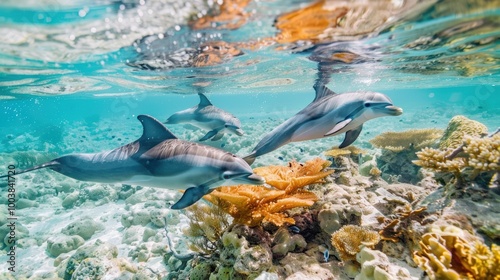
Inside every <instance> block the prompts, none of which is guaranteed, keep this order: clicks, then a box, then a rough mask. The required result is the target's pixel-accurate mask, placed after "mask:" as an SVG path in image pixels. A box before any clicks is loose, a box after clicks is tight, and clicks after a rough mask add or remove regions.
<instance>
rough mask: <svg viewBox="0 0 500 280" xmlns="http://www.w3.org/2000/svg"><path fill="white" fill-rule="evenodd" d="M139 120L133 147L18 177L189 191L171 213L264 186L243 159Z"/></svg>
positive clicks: (68, 159) (67, 159)
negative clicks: (224, 188) (207, 198)
mask: <svg viewBox="0 0 500 280" xmlns="http://www.w3.org/2000/svg"><path fill="white" fill-rule="evenodd" d="M137 118H138V119H139V121H141V123H142V125H143V134H142V136H141V138H139V139H138V140H136V141H134V142H132V143H129V144H127V145H124V146H122V147H119V148H116V149H114V150H110V151H104V152H100V153H93V154H70V155H66V156H62V157H59V158H56V159H54V160H52V161H49V162H47V163H44V164H41V165H38V166H35V167H32V168H28V169H26V170H22V171H20V172H17V173H16V175H17V174H21V173H25V172H29V171H33V170H37V169H41V168H50V169H52V170H54V171H56V172H59V173H61V174H64V175H66V176H68V177H71V178H74V179H77V180H82V181H92V182H99V183H123V184H131V185H141V186H146V187H158V188H168V189H178V190H186V191H185V192H184V195H183V196H182V197H181V199H180V200H179V201H177V202H176V203H175V204H174V205H173V206H172V207H171V208H172V209H182V208H185V207H188V206H190V205H192V204H193V203H195V202H196V201H198V200H199V199H201V198H202V197H203V196H204V195H205V194H207V193H210V192H211V190H212V189H214V188H216V187H218V186H221V185H223V184H224V185H226V184H227V185H230V184H239V183H240V184H241V183H243V184H253V185H260V184H263V183H264V179H263V178H262V177H260V176H258V175H256V174H254V173H253V171H252V168H251V167H250V166H249V165H248V164H247V163H246V162H245V161H244V160H243V159H241V158H239V157H237V156H235V155H233V154H231V153H228V152H225V151H223V150H220V149H217V148H214V147H210V146H206V145H201V144H198V143H192V142H187V141H183V140H179V139H177V137H175V136H174V135H173V134H172V133H171V132H170V131H169V130H168V129H167V128H166V127H165V126H163V124H161V123H160V122H159V121H158V120H156V119H155V118H153V117H151V116H147V115H140V116H138V117H137ZM3 177H7V175H4V176H0V178H3Z"/></svg>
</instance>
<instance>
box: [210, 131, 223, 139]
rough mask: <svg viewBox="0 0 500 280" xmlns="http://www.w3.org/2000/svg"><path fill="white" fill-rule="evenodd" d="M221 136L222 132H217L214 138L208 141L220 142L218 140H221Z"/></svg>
mask: <svg viewBox="0 0 500 280" xmlns="http://www.w3.org/2000/svg"><path fill="white" fill-rule="evenodd" d="M222 136H224V132H218V133H217V134H215V136H214V137H212V139H210V140H212V141H218V140H220V139H221V138H222Z"/></svg>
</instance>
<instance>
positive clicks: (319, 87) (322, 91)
mask: <svg viewBox="0 0 500 280" xmlns="http://www.w3.org/2000/svg"><path fill="white" fill-rule="evenodd" d="M314 90H315V91H316V97H315V98H314V100H313V102H314V101H317V100H320V99H321V98H323V97H325V96H327V95H333V94H337V93H335V92H334V91H333V90H331V89H329V88H327V87H326V85H323V84H316V85H314Z"/></svg>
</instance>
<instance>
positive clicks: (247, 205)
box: [204, 158, 333, 226]
mask: <svg viewBox="0 0 500 280" xmlns="http://www.w3.org/2000/svg"><path fill="white" fill-rule="evenodd" d="M329 164H330V162H329V161H325V160H322V159H319V158H317V159H314V160H310V161H308V162H306V163H305V164H300V163H298V162H290V163H289V165H288V166H268V167H260V168H256V169H255V170H254V172H255V173H256V174H259V175H260V176H262V177H264V178H265V179H266V183H267V184H269V185H271V186H273V187H275V188H277V189H278V190H275V189H270V188H267V187H264V186H250V185H239V186H232V187H221V188H218V189H216V190H215V191H213V192H212V193H211V194H209V195H206V196H205V197H204V198H205V199H207V200H208V201H210V202H211V203H213V204H215V205H217V206H218V207H220V208H222V209H223V210H224V211H225V212H227V213H228V214H230V215H231V216H232V217H233V218H234V221H233V223H235V224H246V225H249V226H256V225H259V224H261V223H262V222H269V223H273V224H275V225H277V226H281V225H283V224H285V223H288V224H294V223H295V220H294V219H292V218H290V217H287V215H286V214H285V213H284V212H285V211H286V210H289V209H293V208H296V207H309V206H311V205H313V203H314V202H315V201H316V200H317V199H318V198H317V197H316V195H315V194H314V193H312V192H309V191H305V190H302V188H304V187H305V186H307V185H309V184H312V183H315V182H317V181H318V180H321V179H322V178H324V177H326V176H328V175H329V174H331V173H333V170H330V171H321V170H323V169H324V168H325V167H326V166H329Z"/></svg>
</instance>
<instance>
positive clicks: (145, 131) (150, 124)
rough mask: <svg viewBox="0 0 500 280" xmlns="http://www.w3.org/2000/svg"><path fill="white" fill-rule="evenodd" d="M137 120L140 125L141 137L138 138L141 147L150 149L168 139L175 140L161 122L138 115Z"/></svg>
mask: <svg viewBox="0 0 500 280" xmlns="http://www.w3.org/2000/svg"><path fill="white" fill-rule="evenodd" d="M137 119H138V120H139V121H140V122H141V123H142V136H141V138H139V140H138V141H139V143H141V146H143V145H146V146H149V147H150V148H152V147H153V146H155V145H156V144H158V143H160V142H163V141H165V140H168V139H177V137H175V135H174V134H173V133H172V132H170V130H168V129H167V128H166V127H165V126H164V125H163V124H162V123H161V122H159V121H158V120H157V119H155V118H153V117H151V116H148V115H139V116H137Z"/></svg>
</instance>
